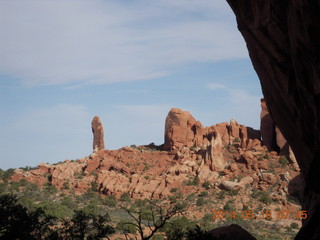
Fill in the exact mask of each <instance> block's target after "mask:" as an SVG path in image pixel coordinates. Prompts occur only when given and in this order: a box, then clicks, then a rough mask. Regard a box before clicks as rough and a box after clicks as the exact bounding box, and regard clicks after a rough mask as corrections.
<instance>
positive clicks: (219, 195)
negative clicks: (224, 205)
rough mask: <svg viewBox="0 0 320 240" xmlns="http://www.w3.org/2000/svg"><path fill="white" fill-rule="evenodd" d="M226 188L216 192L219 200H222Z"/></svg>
mask: <svg viewBox="0 0 320 240" xmlns="http://www.w3.org/2000/svg"><path fill="white" fill-rule="evenodd" d="M226 193H227V192H226V190H221V191H220V192H218V193H217V198H218V199H220V200H223V199H224V198H225V195H226Z"/></svg>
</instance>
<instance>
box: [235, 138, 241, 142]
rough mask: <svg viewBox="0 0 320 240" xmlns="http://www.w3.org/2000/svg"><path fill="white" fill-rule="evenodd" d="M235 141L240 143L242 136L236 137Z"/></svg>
mask: <svg viewBox="0 0 320 240" xmlns="http://www.w3.org/2000/svg"><path fill="white" fill-rule="evenodd" d="M233 142H234V143H240V142H241V140H240V138H238V137H236V138H235V139H234V140H233Z"/></svg>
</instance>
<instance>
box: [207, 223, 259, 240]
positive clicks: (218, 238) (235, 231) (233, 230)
mask: <svg viewBox="0 0 320 240" xmlns="http://www.w3.org/2000/svg"><path fill="white" fill-rule="evenodd" d="M209 235H210V237H211V239H212V240H256V238H255V237H253V236H252V235H251V234H250V233H249V232H247V231H246V230H245V229H243V228H242V227H240V226H239V225H236V224H231V225H230V226H226V227H219V228H215V229H212V230H211V231H209Z"/></svg>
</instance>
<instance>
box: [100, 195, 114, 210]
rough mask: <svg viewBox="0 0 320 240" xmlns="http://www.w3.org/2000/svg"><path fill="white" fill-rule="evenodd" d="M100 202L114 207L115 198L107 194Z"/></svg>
mask: <svg viewBox="0 0 320 240" xmlns="http://www.w3.org/2000/svg"><path fill="white" fill-rule="evenodd" d="M102 202H103V204H105V205H107V206H109V207H115V206H116V205H117V199H116V196H114V195H110V196H107V197H106V198H105V199H103V201H102Z"/></svg>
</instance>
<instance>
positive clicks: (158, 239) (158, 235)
mask: <svg viewBox="0 0 320 240" xmlns="http://www.w3.org/2000/svg"><path fill="white" fill-rule="evenodd" d="M151 240H164V237H163V235H162V234H161V233H156V234H155V235H153V237H152V238H151Z"/></svg>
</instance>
